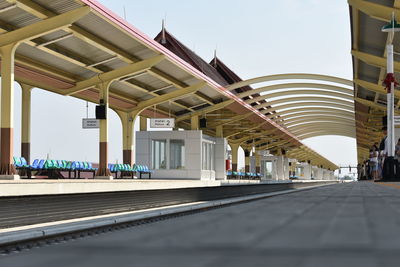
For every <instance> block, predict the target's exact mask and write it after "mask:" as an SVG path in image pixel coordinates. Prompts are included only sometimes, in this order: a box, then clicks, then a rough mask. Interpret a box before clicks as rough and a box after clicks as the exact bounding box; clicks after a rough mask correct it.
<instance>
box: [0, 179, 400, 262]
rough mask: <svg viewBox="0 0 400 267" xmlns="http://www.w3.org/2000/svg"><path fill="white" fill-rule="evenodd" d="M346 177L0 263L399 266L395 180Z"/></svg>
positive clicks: (399, 206)
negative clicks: (352, 180)
mask: <svg viewBox="0 0 400 267" xmlns="http://www.w3.org/2000/svg"><path fill="white" fill-rule="evenodd" d="M390 185H391V184H385V186H383V185H379V184H374V183H371V182H360V183H345V184H336V185H329V186H324V187H319V188H316V189H312V190H306V191H301V192H296V193H292V194H287V195H281V196H276V197H272V198H267V199H263V200H258V201H253V202H248V203H244V204H240V205H233V206H229V207H225V208H221V209H215V210H210V211H207V212H202V213H196V214H193V215H188V216H183V217H178V218H174V219H169V220H165V221H160V222H157V223H152V224H146V225H143V226H138V227H133V228H129V229H125V230H120V231H116V232H112V233H107V234H103V235H99V236H94V237H90V238H84V239H81V240H77V241H69V242H67V243H64V244H59V245H52V246H48V247H41V248H37V249H33V250H30V251H23V252H20V253H16V254H12V255H8V256H4V257H0V266H21V267H22V266H32V267H36V266H40V267H43V266H58V267H63V266H110V265H113V266H118V267H123V266H174V267H175V266H218V267H219V266H230V267H233V266H290V267H293V266H317V267H320V266H324V267H325V266H351V267H355V266H363V267H369V266H398V265H399V262H400V214H399V211H400V189H399V188H400V187H399V188H397V187H396V186H394V187H393V186H390Z"/></svg>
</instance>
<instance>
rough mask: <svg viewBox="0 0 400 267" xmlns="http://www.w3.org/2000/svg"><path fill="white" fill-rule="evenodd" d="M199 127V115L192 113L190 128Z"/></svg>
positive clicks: (196, 128)
mask: <svg viewBox="0 0 400 267" xmlns="http://www.w3.org/2000/svg"><path fill="white" fill-rule="evenodd" d="M198 129H199V116H197V115H194V116H191V117H190V130H192V131H193V130H194V131H195V130H198Z"/></svg>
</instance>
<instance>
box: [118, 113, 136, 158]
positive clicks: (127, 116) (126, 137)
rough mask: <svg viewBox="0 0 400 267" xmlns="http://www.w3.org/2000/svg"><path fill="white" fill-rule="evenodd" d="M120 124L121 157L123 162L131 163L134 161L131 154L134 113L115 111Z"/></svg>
mask: <svg viewBox="0 0 400 267" xmlns="http://www.w3.org/2000/svg"><path fill="white" fill-rule="evenodd" d="M116 112H117V114H118V116H119V118H120V119H121V124H122V146H123V148H122V158H123V163H124V164H129V165H130V166H132V165H133V163H134V162H135V160H134V154H133V146H134V142H135V131H134V125H135V120H136V113H133V114H132V113H128V112H122V111H116Z"/></svg>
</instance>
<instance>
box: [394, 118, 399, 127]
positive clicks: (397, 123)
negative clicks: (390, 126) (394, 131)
mask: <svg viewBox="0 0 400 267" xmlns="http://www.w3.org/2000/svg"><path fill="white" fill-rule="evenodd" d="M394 125H396V126H400V116H394Z"/></svg>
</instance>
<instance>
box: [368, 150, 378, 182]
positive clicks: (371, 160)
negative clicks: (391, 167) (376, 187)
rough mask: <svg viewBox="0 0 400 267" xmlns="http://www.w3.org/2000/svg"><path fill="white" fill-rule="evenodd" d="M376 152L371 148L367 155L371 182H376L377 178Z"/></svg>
mask: <svg viewBox="0 0 400 267" xmlns="http://www.w3.org/2000/svg"><path fill="white" fill-rule="evenodd" d="M378 155H379V154H378V151H376V149H375V147H374V146H372V148H371V149H370V153H369V164H370V166H371V176H372V179H373V180H377V179H378V178H379V177H378Z"/></svg>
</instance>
